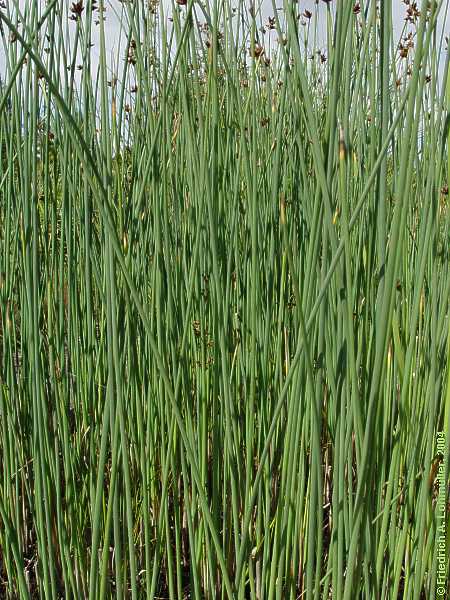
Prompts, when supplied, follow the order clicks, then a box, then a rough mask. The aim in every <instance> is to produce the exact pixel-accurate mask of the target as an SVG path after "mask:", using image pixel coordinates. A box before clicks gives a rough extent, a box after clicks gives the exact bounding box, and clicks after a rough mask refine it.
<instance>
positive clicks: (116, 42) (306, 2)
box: [0, 0, 450, 79]
mask: <svg viewBox="0 0 450 600" xmlns="http://www.w3.org/2000/svg"><path fill="white" fill-rule="evenodd" d="M34 1H35V0H19V2H18V4H19V6H20V8H21V10H23V9H24V8H25V7H27V8H30V7H31V5H32V2H34ZM162 1H163V3H164V7H165V10H166V11H167V15H168V16H170V12H171V2H169V1H168V0H162ZM240 1H242V0H235V4H238V3H239V2H240ZM244 1H246V3H247V4H249V3H250V0H244ZM347 1H353V0H335V2H347ZM381 1H383V0H381ZM7 2H8V5H9V6H10V7H12V6H14V4H15V2H17V0H7ZM256 2H258V0H256ZM411 2H412V0H411ZM442 2H443V10H442V17H441V21H440V24H439V27H440V31H442V30H443V29H445V30H446V31H449V30H450V27H449V24H450V19H445V12H446V8H448V5H449V3H450V0H442ZM39 3H40V5H41V7H42V6H44V5H45V0H39ZM84 3H86V0H85V2H84ZM275 3H276V6H277V7H282V5H283V1H282V0H275ZM421 3H422V0H417V5H418V6H419V7H420V5H421ZM332 4H334V2H333V3H332ZM62 5H65V6H68V7H69V6H71V2H70V1H66V0H62ZM106 5H107V12H106V17H107V19H106V22H105V26H106V35H107V38H106V39H107V51H108V56H109V57H114V60H115V62H116V63H117V59H119V60H120V59H123V54H124V52H123V51H122V50H121V46H120V44H121V43H122V44H123V40H122V42H121V41H120V35H119V33H120V12H121V11H122V10H123V7H124V4H123V3H122V2H121V1H120V0H106ZM392 5H393V23H394V31H395V35H396V37H398V38H399V37H400V34H401V32H402V28H403V26H404V23H405V21H404V18H405V10H406V7H405V4H404V2H403V0H392ZM317 8H318V10H319V11H320V13H319V14H321V15H322V16H323V17H324V18H321V19H319V37H320V36H322V41H323V40H325V27H326V19H325V15H326V11H327V4H326V3H325V2H324V1H323V0H319V1H318V4H317V0H299V1H298V9H299V12H304V11H305V10H311V11H314V10H316V9H317ZM262 13H263V14H264V19H266V18H267V17H269V16H271V15H272V14H273V5H272V0H262ZM68 31H69V32H70V33H69V35H73V32H74V31H75V26H74V23H73V22H71V21H68ZM93 33H94V37H93V42H94V44H95V45H94V47H93V48H92V59H93V68H94V69H96V66H97V64H98V56H99V51H98V46H99V44H98V37H99V27H94V28H93ZM449 34H450V31H449ZM122 37H123V36H122ZM441 59H442V60H441V70H443V64H444V61H445V54H444V55H443V56H442V57H441ZM4 73H5V52H4V48H3V47H1V46H0V76H2V79H3V77H4Z"/></svg>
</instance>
